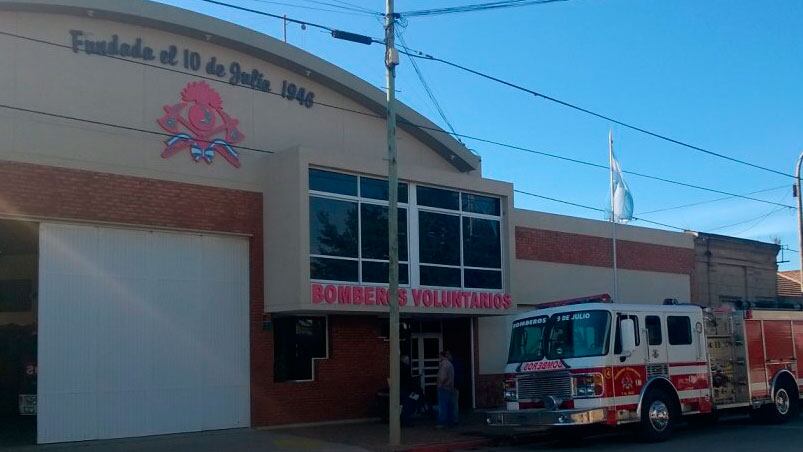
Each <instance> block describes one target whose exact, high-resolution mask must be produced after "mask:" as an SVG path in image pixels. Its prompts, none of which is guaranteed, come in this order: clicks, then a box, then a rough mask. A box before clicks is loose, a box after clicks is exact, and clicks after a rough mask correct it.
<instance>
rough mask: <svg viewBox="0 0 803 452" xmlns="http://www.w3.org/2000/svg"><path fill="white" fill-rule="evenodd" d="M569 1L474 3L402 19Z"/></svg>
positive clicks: (418, 12) (408, 14)
mask: <svg viewBox="0 0 803 452" xmlns="http://www.w3.org/2000/svg"><path fill="white" fill-rule="evenodd" d="M567 1H569V0H506V1H496V2H488V3H473V4H470V5H462V6H449V7H444V8H433V9H421V10H414V11H407V12H402V13H400V14H401V15H402V17H421V16H439V15H444V14H456V13H469V12H476V11H488V10H492V9H504V8H518V7H522V6H531V5H543V4H547V3H558V2H567Z"/></svg>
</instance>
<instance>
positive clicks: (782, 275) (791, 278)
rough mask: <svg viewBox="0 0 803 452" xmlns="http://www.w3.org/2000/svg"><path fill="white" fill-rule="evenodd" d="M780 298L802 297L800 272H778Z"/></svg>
mask: <svg viewBox="0 0 803 452" xmlns="http://www.w3.org/2000/svg"><path fill="white" fill-rule="evenodd" d="M778 296H779V297H800V296H801V293H800V271H799V270H790V271H784V272H778Z"/></svg>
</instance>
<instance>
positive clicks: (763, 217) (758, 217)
mask: <svg viewBox="0 0 803 452" xmlns="http://www.w3.org/2000/svg"><path fill="white" fill-rule="evenodd" d="M783 209H784V208H783V207H778V208H776V209H771V210H770V211H769V212H766V213H762V214H761V215H759V216H757V217H753V218H749V219H747V220H742V221H739V222H736V223H731V224H726V225H724V226H717V227H715V228H710V229H708V232H714V231H719V230H721V229H728V228H732V227H734V226H739V225H742V224H746V223H751V222H753V221H756V220H760V221H763V220H764V219H765V218H767V217H768V216H770V215H774V214H776V213H778V212H780V211H782V210H783ZM749 229H750V228H748V229H747V230H749ZM743 232H744V231H743Z"/></svg>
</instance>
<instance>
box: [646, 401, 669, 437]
mask: <svg viewBox="0 0 803 452" xmlns="http://www.w3.org/2000/svg"><path fill="white" fill-rule="evenodd" d="M647 415H648V416H649V418H650V424H651V425H652V427H653V428H654V429H655V430H657V431H659V432H662V431H664V430H666V426H667V425H669V408H668V407H667V406H666V404H665V403H664V402H662V401H660V400H655V401H653V402H652V404H650V410H649V411H648V412H647Z"/></svg>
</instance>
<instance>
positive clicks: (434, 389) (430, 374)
mask: <svg viewBox="0 0 803 452" xmlns="http://www.w3.org/2000/svg"><path fill="white" fill-rule="evenodd" d="M410 347H411V353H410V364H411V367H412V371H413V375H418V379H419V385H420V386H421V388H423V389H424V394H425V396H426V401H427V403H430V404H434V403H437V400H438V363H439V361H440V358H439V355H440V352H441V351H442V350H443V333H412V334H411V335H410Z"/></svg>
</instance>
